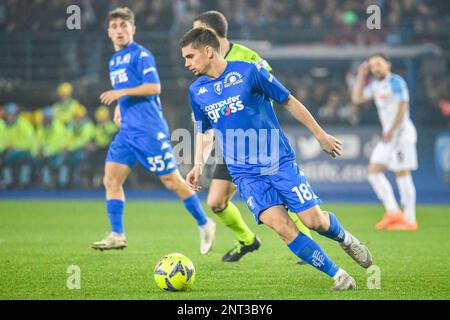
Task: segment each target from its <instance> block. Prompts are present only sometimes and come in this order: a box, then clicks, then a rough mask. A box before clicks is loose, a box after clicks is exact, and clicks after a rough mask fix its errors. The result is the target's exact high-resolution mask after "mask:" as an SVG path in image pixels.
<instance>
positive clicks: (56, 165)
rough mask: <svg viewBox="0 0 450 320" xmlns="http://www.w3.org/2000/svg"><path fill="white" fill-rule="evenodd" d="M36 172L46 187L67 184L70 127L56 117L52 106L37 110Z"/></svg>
mask: <svg viewBox="0 0 450 320" xmlns="http://www.w3.org/2000/svg"><path fill="white" fill-rule="evenodd" d="M36 118H38V119H37V129H36V132H37V150H36V151H35V165H36V171H37V172H36V173H37V176H38V177H39V178H40V181H41V183H42V186H43V187H44V188H54V187H60V186H65V185H67V183H68V179H69V177H68V172H67V170H64V168H63V163H64V161H65V158H66V150H67V142H68V140H69V131H68V129H67V128H66V127H65V126H64V125H63V124H62V123H61V122H60V121H59V120H58V119H56V118H55V115H54V111H53V109H52V107H50V106H47V107H45V108H44V109H43V111H38V112H37V117H36Z"/></svg>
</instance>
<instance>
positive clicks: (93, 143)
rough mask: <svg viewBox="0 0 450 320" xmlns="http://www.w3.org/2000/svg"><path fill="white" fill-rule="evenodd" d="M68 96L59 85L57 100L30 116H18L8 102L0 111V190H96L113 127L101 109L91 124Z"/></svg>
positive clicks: (65, 85)
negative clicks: (78, 188) (37, 188)
mask: <svg viewBox="0 0 450 320" xmlns="http://www.w3.org/2000/svg"><path fill="white" fill-rule="evenodd" d="M72 91H73V88H72V85H71V84H70V83H62V84H60V85H59V86H58V88H57V94H58V96H59V100H58V101H56V102H55V103H54V104H53V105H51V106H50V105H49V106H45V107H43V108H40V109H37V110H35V111H32V112H30V111H23V112H21V111H20V110H19V106H18V105H17V104H16V103H12V102H11V103H7V104H6V105H5V106H4V107H2V108H0V114H1V117H0V167H1V168H2V170H1V173H0V174H1V178H0V183H1V185H0V187H1V188H5V189H11V188H14V189H16V188H19V189H26V188H28V187H30V186H31V184H34V185H37V186H39V187H42V188H44V189H52V188H58V189H64V188H69V187H88V186H94V187H98V186H100V185H101V176H102V170H103V163H104V159H105V155H106V151H107V149H108V146H109V144H110V142H111V140H112V138H113V136H114V134H115V133H116V131H117V127H116V125H115V124H114V123H113V122H112V121H111V118H110V113H109V109H108V108H107V107H106V106H103V105H102V106H99V107H98V108H97V109H96V110H95V113H94V118H95V121H92V120H91V119H90V117H89V115H88V114H87V110H86V108H85V107H84V106H83V105H82V104H80V103H79V102H78V100H76V99H74V98H73V97H72Z"/></svg>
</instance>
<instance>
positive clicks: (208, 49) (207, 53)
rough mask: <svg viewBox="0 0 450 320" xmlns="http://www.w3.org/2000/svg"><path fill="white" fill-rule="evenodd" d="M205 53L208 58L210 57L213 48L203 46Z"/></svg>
mask: <svg viewBox="0 0 450 320" xmlns="http://www.w3.org/2000/svg"><path fill="white" fill-rule="evenodd" d="M204 50H205V53H206V56H207V57H208V58H210V59H211V58H212V57H213V55H214V49H213V48H212V47H211V46H205V49H204Z"/></svg>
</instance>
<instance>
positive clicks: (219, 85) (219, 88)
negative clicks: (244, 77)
mask: <svg viewBox="0 0 450 320" xmlns="http://www.w3.org/2000/svg"><path fill="white" fill-rule="evenodd" d="M214 91H215V92H216V93H217V94H218V95H221V94H222V91H223V84H222V81H220V82H216V83H214Z"/></svg>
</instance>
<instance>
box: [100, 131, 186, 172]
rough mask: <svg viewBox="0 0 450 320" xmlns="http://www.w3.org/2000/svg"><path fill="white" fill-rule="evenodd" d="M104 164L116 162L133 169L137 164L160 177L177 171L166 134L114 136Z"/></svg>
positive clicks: (123, 133)
mask: <svg viewBox="0 0 450 320" xmlns="http://www.w3.org/2000/svg"><path fill="white" fill-rule="evenodd" d="M106 162H117V163H121V164H125V165H127V166H129V167H130V168H133V167H134V166H135V165H136V163H137V162H139V163H140V164H141V165H142V166H143V167H144V168H145V169H148V170H150V171H151V172H153V173H154V174H156V175H159V176H162V175H166V174H169V173H171V172H174V171H175V170H177V164H176V163H175V158H174V156H173V152H172V146H171V145H170V135H169V134H168V133H166V132H164V133H161V132H159V133H158V134H155V135H153V134H151V133H149V134H146V135H129V134H127V133H125V132H120V131H119V133H118V134H116V136H115V137H114V140H113V142H112V143H111V145H110V146H109V149H108V154H107V155H106Z"/></svg>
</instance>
